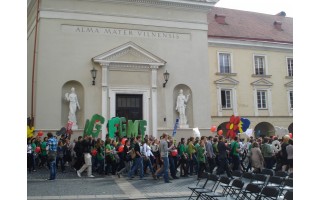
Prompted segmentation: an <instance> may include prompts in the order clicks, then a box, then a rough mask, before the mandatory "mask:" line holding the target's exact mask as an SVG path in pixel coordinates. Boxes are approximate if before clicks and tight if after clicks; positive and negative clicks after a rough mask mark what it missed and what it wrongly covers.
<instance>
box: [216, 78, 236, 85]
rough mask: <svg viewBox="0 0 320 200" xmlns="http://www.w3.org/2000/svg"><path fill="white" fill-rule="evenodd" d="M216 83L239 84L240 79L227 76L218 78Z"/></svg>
mask: <svg viewBox="0 0 320 200" xmlns="http://www.w3.org/2000/svg"><path fill="white" fill-rule="evenodd" d="M214 83H215V84H217V85H238V83H239V81H237V80H235V79H233V78H230V77H225V78H222V79H219V80H216V81H215V82H214Z"/></svg>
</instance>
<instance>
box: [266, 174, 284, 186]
mask: <svg viewBox="0 0 320 200" xmlns="http://www.w3.org/2000/svg"><path fill="white" fill-rule="evenodd" d="M283 181H284V178H283V177H280V176H271V177H270V178H269V180H268V182H267V186H272V187H277V188H279V189H281V186H282V183H283Z"/></svg>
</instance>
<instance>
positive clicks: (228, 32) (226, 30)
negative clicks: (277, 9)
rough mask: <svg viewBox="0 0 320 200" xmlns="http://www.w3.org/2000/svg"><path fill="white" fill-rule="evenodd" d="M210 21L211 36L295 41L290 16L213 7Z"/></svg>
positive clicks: (209, 17)
mask: <svg viewBox="0 0 320 200" xmlns="http://www.w3.org/2000/svg"><path fill="white" fill-rule="evenodd" d="M224 16H225V17H224ZM218 22H219V23H218ZM208 23H209V27H208V37H209V38H229V39H243V40H258V41H269V42H281V43H293V19H292V18H290V17H285V16H281V15H277V14H275V15H269V14H262V13H256V12H249V11H241V10H234V9H227V8H218V7H213V8H212V10H211V11H210V13H209V14H208ZM277 27H278V28H277Z"/></svg>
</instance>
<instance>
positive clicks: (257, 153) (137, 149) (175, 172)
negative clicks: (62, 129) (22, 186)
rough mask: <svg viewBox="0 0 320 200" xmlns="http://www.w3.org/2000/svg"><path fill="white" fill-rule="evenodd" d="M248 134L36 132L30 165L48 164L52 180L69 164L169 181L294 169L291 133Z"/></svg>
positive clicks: (32, 169)
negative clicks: (68, 134) (181, 135)
mask: <svg viewBox="0 0 320 200" xmlns="http://www.w3.org/2000/svg"><path fill="white" fill-rule="evenodd" d="M246 140H247V141H246V142H244V140H242V139H241V140H240V139H239V137H238V136H236V137H235V138H234V139H227V138H225V137H224V136H223V135H220V136H218V135H217V136H209V137H206V136H202V137H200V138H198V137H196V138H194V137H190V138H188V139H185V138H181V140H180V141H179V142H178V144H177V143H176V141H175V140H174V138H172V137H171V136H169V135H168V134H166V133H163V134H162V136H161V137H160V139H158V138H154V137H152V136H151V137H149V136H148V135H145V137H144V138H141V136H140V135H138V136H137V137H134V138H115V139H112V138H109V137H108V135H107V136H106V138H105V141H104V140H102V139H101V138H97V139H96V138H92V137H91V136H88V135H86V136H84V137H82V136H79V137H78V139H77V140H74V141H72V142H70V138H59V139H58V138H57V137H56V136H53V134H52V133H48V134H47V137H44V138H43V140H41V138H40V137H38V136H37V137H34V138H28V140H27V156H28V171H29V173H31V172H36V169H39V168H44V167H45V168H47V169H48V170H49V171H50V177H49V178H48V180H54V179H55V178H56V173H57V172H56V171H57V170H58V171H60V172H61V173H65V172H66V167H69V168H70V169H72V170H73V171H74V172H75V173H76V174H77V175H78V176H79V177H81V174H82V173H83V172H84V171H85V170H86V171H87V176H88V177H90V178H94V177H95V176H94V175H93V173H95V174H97V175H107V176H108V175H117V176H118V177H119V178H121V177H127V178H128V179H132V178H133V177H134V176H137V177H139V178H140V179H141V180H144V179H145V176H146V175H148V174H151V175H152V177H153V179H156V180H157V179H160V177H163V180H164V182H165V183H170V182H171V180H174V179H178V178H179V177H190V176H194V175H197V178H200V177H201V175H202V173H203V172H204V171H206V172H208V173H215V174H217V175H221V174H224V173H226V174H227V176H228V177H230V178H233V177H232V171H234V170H242V171H247V172H248V171H253V172H256V173H259V172H260V171H261V170H262V169H263V168H269V169H274V170H275V171H287V172H289V173H291V172H293V140H292V139H291V138H290V137H289V136H288V135H286V136H284V137H282V138H277V137H275V136H274V137H263V138H262V137H259V138H255V139H254V138H253V137H250V138H247V139H246Z"/></svg>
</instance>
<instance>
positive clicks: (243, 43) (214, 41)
mask: <svg viewBox="0 0 320 200" xmlns="http://www.w3.org/2000/svg"><path fill="white" fill-rule="evenodd" d="M208 44H209V46H216V45H232V46H239V47H256V48H268V49H278V50H291V51H292V50H293V44H290V43H281V42H270V41H256V40H241V39H229V38H225V39H223V38H208Z"/></svg>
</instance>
